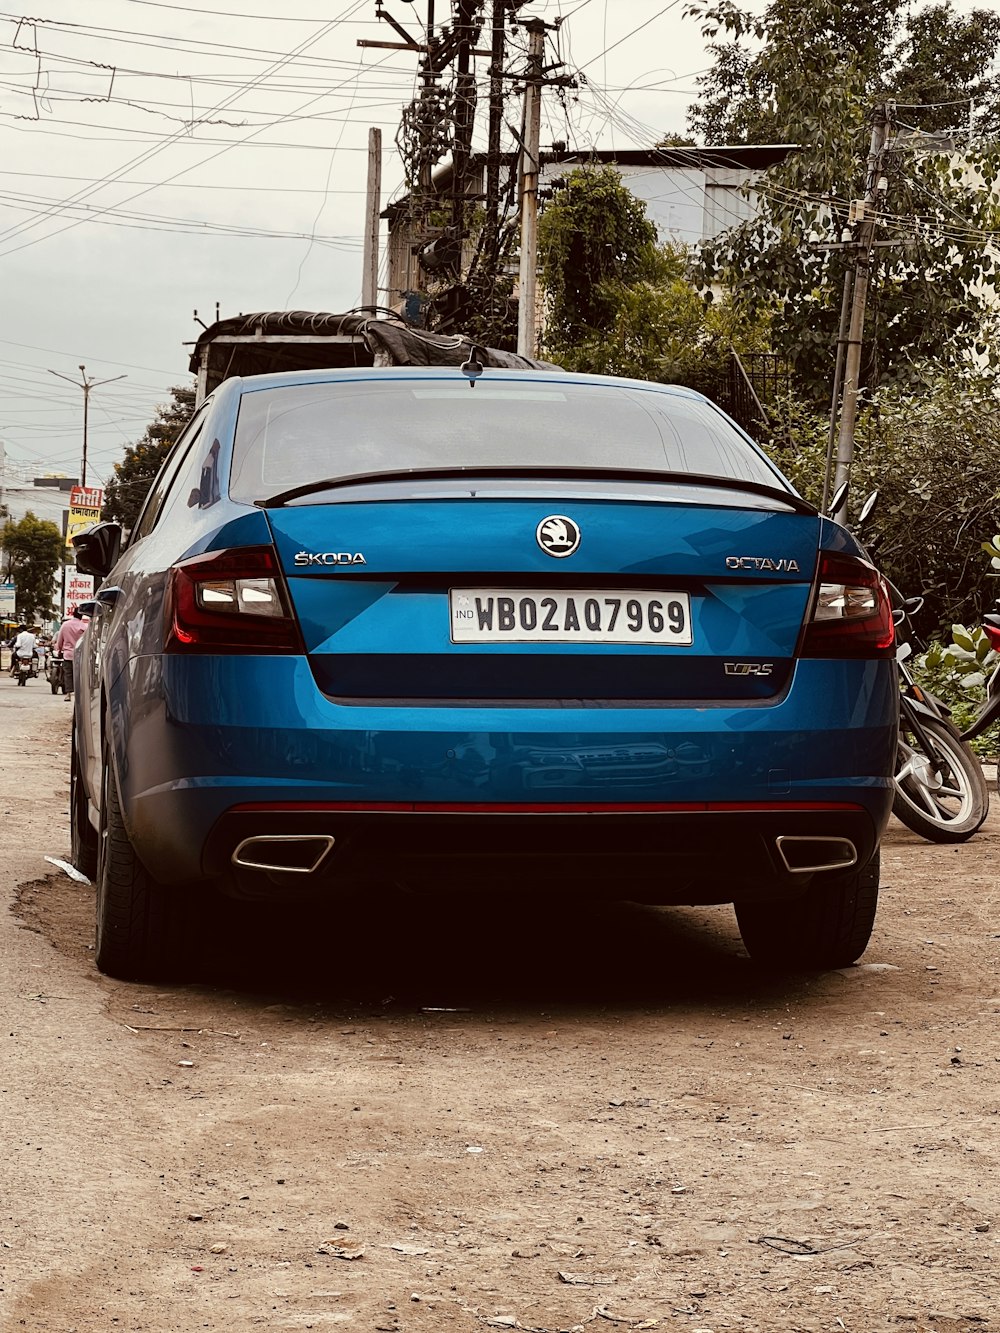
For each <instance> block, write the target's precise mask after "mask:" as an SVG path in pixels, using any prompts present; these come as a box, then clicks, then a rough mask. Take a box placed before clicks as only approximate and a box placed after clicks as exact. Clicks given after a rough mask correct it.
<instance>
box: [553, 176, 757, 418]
mask: <svg viewBox="0 0 1000 1333" xmlns="http://www.w3.org/2000/svg"><path fill="white" fill-rule="evenodd" d="M539 255H540V258H541V268H542V280H543V285H544V289H545V294H546V299H547V302H548V306H547V320H546V327H545V353H546V355H547V356H550V357H552V358H553V359H554V360H556V361H558V362H559V363H560V364H561V365H563V366H565V367H566V368H567V369H569V370H578V371H586V372H589V373H591V374H599V375H626V376H629V377H630V378H632V379H646V380H656V381H661V382H669V383H671V384H686V385H688V386H689V387H690V388H693V389H698V390H699V391H700V392H702V393H707V394H708V395H709V396H713V395H714V394H715V393H716V392H717V390H718V385H719V380H720V378H721V377H722V375H723V374H724V373H725V370H726V368H727V367H728V362H729V357H730V353H731V351H732V349H733V347H734V346H736V347H737V348H738V349H739V350H741V351H742V350H748V351H749V350H762V349H763V348H764V346H765V345H766V339H765V336H764V330H763V328H761V327H759V326H758V327H751V326H744V325H742V324H741V323H740V321H739V320H738V319H737V317H736V315H735V312H734V311H733V309H732V307H731V306H729V305H728V304H726V303H724V302H716V303H714V305H709V304H707V303H706V301H705V299H704V298H703V297H702V296H701V295H700V294H699V293H698V292H697V291H696V290H695V287H694V286H693V284H692V282H691V280H690V278H689V274H688V269H689V260H688V255H687V252H686V251H685V250H683V249H679V248H673V247H671V246H660V245H657V243H656V229H655V227H654V225H653V223H652V222H651V221H650V220H649V219H648V218H647V217H646V205H645V204H644V203H643V202H642V201H641V200H639V199H637V198H636V197H635V196H634V195H633V194H632V193H631V192H630V191H629V190H628V189H627V188H626V187H625V186H624V185H623V184H622V180H621V177H620V175H619V174H618V172H617V171H615V170H614V168H612V167H603V168H600V169H595V168H586V167H585V168H580V169H578V170H576V171H573V172H571V173H570V175H569V176H568V177H567V178H566V180H565V181H564V182H563V183H562V184H561V185H559V186H557V187H556V189H555V191H554V193H553V197H552V199H551V201H550V202H549V203H548V204H546V206H545V210H544V212H543V214H542V217H541V220H540V222H539Z"/></svg>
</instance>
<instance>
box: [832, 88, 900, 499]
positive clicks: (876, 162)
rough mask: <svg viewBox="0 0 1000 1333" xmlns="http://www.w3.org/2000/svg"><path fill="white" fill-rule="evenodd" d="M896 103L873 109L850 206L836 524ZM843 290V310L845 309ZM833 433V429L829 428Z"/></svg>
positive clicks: (850, 452)
mask: <svg viewBox="0 0 1000 1333" xmlns="http://www.w3.org/2000/svg"><path fill="white" fill-rule="evenodd" d="M895 110H896V105H895V103H894V102H886V103H884V104H883V105H882V106H879V107H877V108H876V110H875V119H874V124H873V125H872V136H871V147H870V148H869V151H868V170H867V175H866V178H865V194H864V198H863V199H861V200H857V201H855V202H854V203H853V204H852V205H851V214H852V216H851V221H852V222H854V223H855V224H856V226H857V236H856V239H855V241H854V245H855V247H856V250H855V261H854V276H853V285H852V288H851V294H850V319H849V323H848V329H847V337H846V339H845V340H843V345H844V347H845V353H844V358H843V361H844V391H843V399H842V403H841V409H840V431H839V434H838V437H837V463H836V471H835V473H834V478H833V494H834V495H836V494H837V492H838V490H840V488H841V487H843V493H842V495H841V498H840V500H839V502H838V504H837V508H836V510H835V511H834V512H833V514H832V515H831V517H832V518H834V519H836V520H837V521H838V522H843V521H844V519H845V518H846V516H847V496H848V488H849V485H850V480H851V464H852V463H853V462H854V425H855V422H856V420H857V416H858V397H859V393H860V379H861V344H862V340H863V338H864V331H865V303H866V300H867V296H868V277H869V273H870V270H871V256H872V248H873V246H874V244H875V224H876V221H877V215H878V209H879V207H880V206H881V204H882V203H883V202H884V200H885V196H886V192H887V191H888V188H889V181H888V178H887V176H886V174H885V154H886V146H887V144H888V143H889V140H890V138H891V135H892V129H893V120H894V116H895ZM847 299H848V298H847V293H846V289H845V300H844V309H845V312H846V309H847ZM831 435H832V432H831Z"/></svg>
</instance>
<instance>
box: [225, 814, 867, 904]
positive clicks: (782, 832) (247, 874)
mask: <svg viewBox="0 0 1000 1333" xmlns="http://www.w3.org/2000/svg"><path fill="white" fill-rule="evenodd" d="M878 835H879V830H878V828H877V826H876V824H875V821H874V820H873V819H872V817H871V815H870V814H869V812H868V811H867V810H865V809H862V808H861V807H858V806H851V805H848V804H843V805H839V806H831V807H823V806H820V805H812V806H808V807H805V808H795V807H793V806H779V807H775V806H770V807H766V806H761V807H756V808H747V807H742V808H741V807H734V806H729V805H726V806H725V807H714V808H713V807H710V806H705V807H703V808H692V807H691V806H683V805H682V806H678V807H676V808H667V807H664V808H655V807H651V808H649V809H645V810H631V811H627V812H626V811H622V810H621V809H616V808H614V807H605V808H602V807H593V808H590V809H587V810H585V811H577V812H570V811H567V810H559V811H552V810H547V811H543V810H538V809H527V808H518V807H516V806H508V807H505V808H503V809H502V810H497V809H490V810H485V809H483V808H482V807H479V808H477V807H474V806H469V807H465V808H463V807H446V808H441V807H435V806H420V805H417V804H414V805H412V806H409V807H404V806H402V805H401V804H395V803H394V804H393V805H391V806H389V807H386V808H381V809H379V808H371V807H369V808H363V807H352V806H348V805H343V804H331V805H328V806H327V807H326V808H308V807H303V806H301V805H299V804H295V803H291V804H286V805H279V806H266V805H260V804H248V805H245V806H242V807H236V808H235V809H233V810H230V811H228V812H227V813H226V814H225V815H223V816H222V818H221V819H220V820H219V821H218V822H217V824H216V825H215V827H214V828H213V829H212V832H211V834H210V835H209V838H208V842H207V845H206V853H205V868H206V870H208V871H209V873H211V874H213V875H219V876H222V875H230V874H231V884H230V888H231V889H232V891H234V892H235V893H236V894H238V895H241V896H246V897H253V898H266V897H279V898H280V897H282V896H297V895H300V894H304V895H309V896H312V895H315V896H320V897H330V898H335V897H336V895H337V893H338V892H344V891H348V890H352V889H364V888H365V887H366V886H369V885H371V886H375V885H385V884H390V883H391V884H397V885H400V886H403V887H406V888H408V889H411V890H414V891H416V892H419V893H433V894H456V895H462V896H463V897H466V896H472V897H479V896H486V895H488V896H491V897H494V896H495V897H501V898H502V897H513V896H516V895H519V894H525V893H527V894H530V895H532V896H534V897H539V898H542V897H544V898H547V899H559V898H568V899H572V898H579V897H582V896H586V897H592V896H599V897H610V898H625V899H638V900H643V901H649V902H659V903H677V904H680V903H717V902H733V901H750V900H758V899H762V898H775V897H783V896H788V895H792V894H794V893H796V892H799V891H800V890H801V889H802V888H803V887H805V886H806V885H807V884H808V883H809V882H810V880H811V879H812V877H813V874H812V873H810V872H811V871H814V869H815V867H816V866H817V865H818V864H821V863H822V864H825V865H834V866H844V867H846V866H849V865H851V864H855V863H856V864H859V865H864V864H866V863H867V862H868V861H869V860H870V859H871V857H872V855H873V853H874V851H875V848H876V846H877V843H878ZM313 852H315V853H316V855H315V857H314V856H313ZM234 853H235V854H236V858H235V860H236V864H235V865H234ZM314 860H315V861H316V862H317V864H316V865H315V868H309V869H305V868H302V867H311V865H312V862H313V861H314ZM261 865H266V866H269V867H270V869H266V870H265V869H259V868H256V867H258V866H261ZM292 865H295V866H298V867H300V868H299V869H295V870H288V871H282V870H279V869H277V867H278V866H292Z"/></svg>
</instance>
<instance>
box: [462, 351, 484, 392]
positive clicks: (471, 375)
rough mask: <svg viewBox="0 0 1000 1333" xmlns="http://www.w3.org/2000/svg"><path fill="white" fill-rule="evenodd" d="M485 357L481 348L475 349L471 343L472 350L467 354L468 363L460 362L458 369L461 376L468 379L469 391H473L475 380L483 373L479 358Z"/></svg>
mask: <svg viewBox="0 0 1000 1333" xmlns="http://www.w3.org/2000/svg"><path fill="white" fill-rule="evenodd" d="M485 355H486V353H485V352H484V351H483V349H482V348H481V347H477V346H476V345H475V343H473V344H472V350H471V351H470V352H469V359H468V361H463V362H462V365H461V367H460V369H461V371H462V374H463V375H465V376H467V377H468V380H469V388H470V389H474V388H475V387H476V380H477V379H478V378H479V376H480V375H481V374H482V373H483V363H482V361H480V360H479V358H480V357H481V356H485Z"/></svg>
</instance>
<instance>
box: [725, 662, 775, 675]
mask: <svg viewBox="0 0 1000 1333" xmlns="http://www.w3.org/2000/svg"><path fill="white" fill-rule="evenodd" d="M723 665H724V666H725V668H726V675H727V676H769V675H770V674H771V672H772V671H773V670H774V663H773V662H725V663H723Z"/></svg>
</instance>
